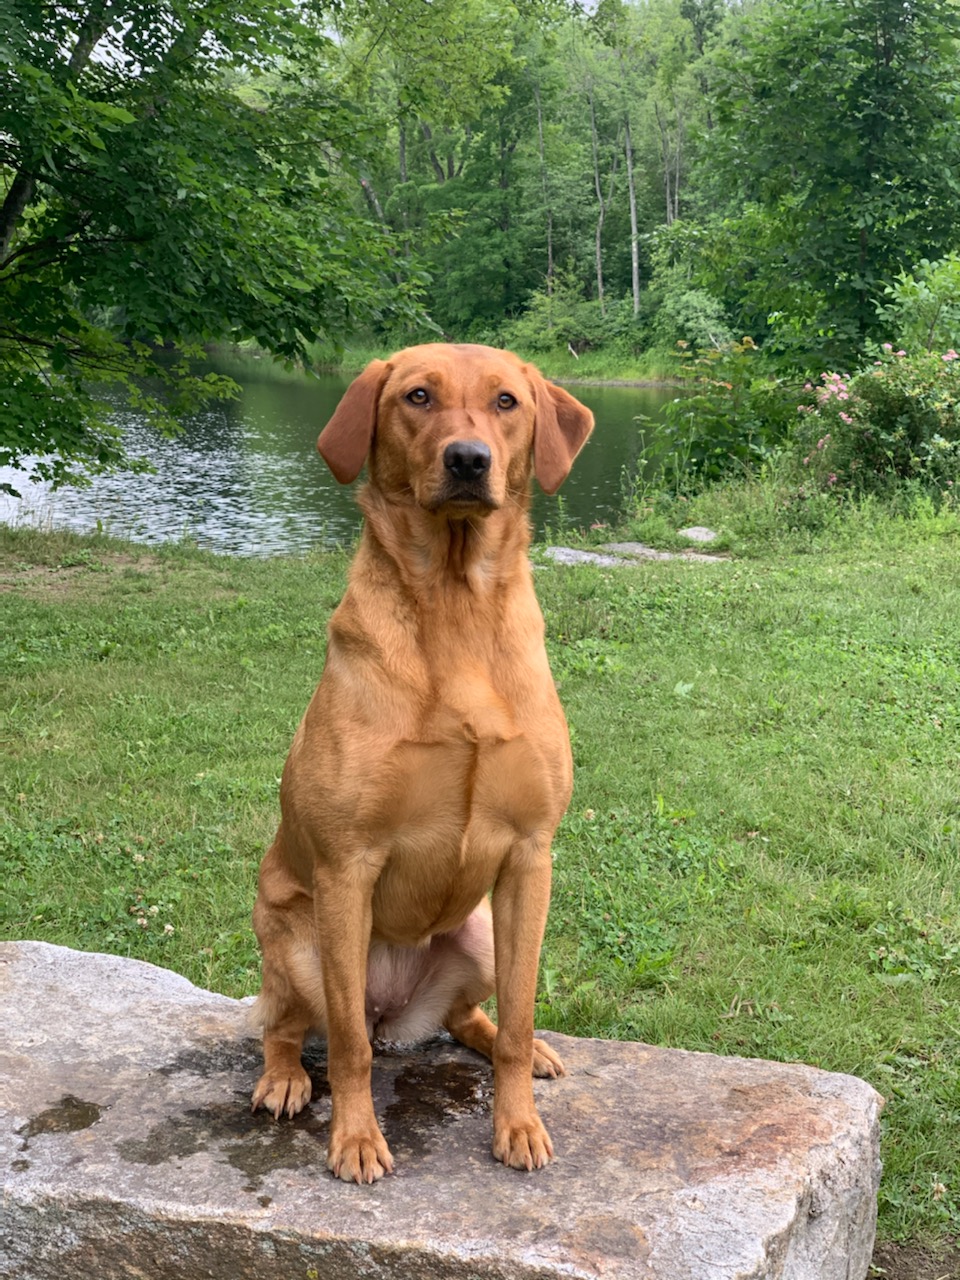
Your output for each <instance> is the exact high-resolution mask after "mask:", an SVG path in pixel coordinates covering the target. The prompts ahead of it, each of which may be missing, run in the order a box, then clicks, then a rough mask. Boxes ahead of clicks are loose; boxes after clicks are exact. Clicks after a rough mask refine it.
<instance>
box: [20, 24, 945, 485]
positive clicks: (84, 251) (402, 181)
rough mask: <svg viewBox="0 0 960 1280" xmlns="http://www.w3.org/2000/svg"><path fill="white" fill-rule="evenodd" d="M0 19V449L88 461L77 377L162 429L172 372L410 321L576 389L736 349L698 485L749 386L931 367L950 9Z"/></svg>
mask: <svg viewBox="0 0 960 1280" xmlns="http://www.w3.org/2000/svg"><path fill="white" fill-rule="evenodd" d="M0 18H2V20H0V31H3V32H4V33H5V34H4V35H3V36H2V37H0V40H2V41H3V46H2V57H0V184H2V186H0V191H2V192H3V193H4V201H3V206H2V211H0V375H2V385H3V394H2V397H0V461H3V460H4V459H7V460H9V459H10V458H14V459H16V458H18V457H19V458H21V459H22V457H23V456H24V455H25V454H27V453H34V454H37V453H46V452H52V453H53V454H54V460H53V461H52V462H50V463H47V464H46V466H47V468H48V469H50V468H52V471H51V474H53V475H55V476H57V475H59V474H61V472H62V469H63V467H64V465H65V464H66V463H68V462H69V461H70V459H71V458H72V457H76V458H78V459H81V460H84V459H85V460H86V461H87V462H91V461H92V462H94V463H97V464H108V463H110V462H111V461H112V460H114V459H115V458H116V457H117V456H118V449H119V442H118V441H117V439H116V438H115V435H113V434H112V433H111V429H110V418H109V404H106V405H103V404H98V400H102V399H103V396H102V392H99V391H98V390H97V384H98V383H103V382H104V380H105V378H107V379H109V378H115V377H117V376H120V377H122V378H125V379H126V380H127V383H128V388H132V389H133V390H134V392H135V394H137V395H139V396H141V397H145V396H146V397H150V396H151V388H153V389H154V391H155V387H156V384H155V383H153V382H149V383H146V384H145V383H144V382H143V381H142V375H144V374H148V373H149V374H151V375H152V376H153V377H162V378H163V379H164V380H165V381H166V382H167V383H168V384H170V383H172V384H173V387H174V389H175V393H174V394H172V395H171V392H170V388H169V386H168V388H167V390H166V391H165V392H164V394H163V395H162V396H157V395H156V394H152V399H151V400H150V403H151V405H152V407H153V408H154V410H155V411H157V412H160V410H161V401H162V407H163V412H164V413H167V412H170V411H172V412H173V413H176V412H177V411H178V410H179V409H181V408H183V407H184V406H187V405H189V404H191V403H194V402H195V401H196V399H197V397H198V396H203V395H207V394H217V393H223V392H224V391H225V390H227V389H228V388H225V387H224V386H223V385H222V384H221V383H218V382H217V381H216V380H209V381H206V380H203V379H202V378H198V377H197V376H196V375H195V373H193V372H191V368H190V367H188V366H187V365H186V364H185V363H184V361H183V360H182V359H180V360H177V359H175V358H172V357H171V355H170V352H171V350H172V349H176V350H177V351H179V352H180V353H181V354H182V353H184V352H185V353H187V354H189V355H191V356H193V357H195V356H196V354H197V353H198V351H199V349H200V347H201V346H202V345H203V344H205V343H209V342H211V341H213V340H218V339H227V340H237V339H241V338H244V337H247V338H251V339H253V340H255V341H256V343H257V344H258V345H259V346H261V347H262V348H265V349H267V350H270V351H272V352H274V353H277V354H279V355H281V356H283V357H285V358H287V359H293V360H298V359H302V358H303V357H304V353H305V351H306V350H307V349H308V347H309V344H310V342H311V341H312V340H315V339H321V340H324V342H325V343H326V346H327V349H328V350H331V351H332V352H334V353H335V352H336V350H337V348H338V345H339V344H340V343H341V342H342V341H344V340H345V339H348V338H351V337H353V338H357V337H360V338H363V339H365V340H367V341H368V342H369V343H371V344H372V345H374V346H380V347H383V346H389V345H391V344H393V343H400V342H403V341H407V340H410V339H411V338H424V337H430V336H436V335H437V334H438V333H439V334H443V335H445V336H448V337H452V338H457V339H464V338H466V339H474V340H481V341H491V342H495V343H505V344H511V345H514V346H517V347H519V348H521V349H522V350H524V351H527V352H529V353H530V354H531V355H535V356H538V357H540V358H541V359H544V360H546V361H547V363H548V364H550V366H551V368H552V370H553V372H554V373H557V372H564V371H567V372H570V373H575V372H578V371H580V370H582V369H583V368H585V367H587V366H588V365H590V363H591V361H595V360H596V359H597V356H598V353H603V354H605V355H606V357H608V365H607V368H608V369H609V370H610V371H614V370H616V371H617V372H629V371H630V369H631V367H634V368H635V367H636V364H635V362H636V360H637V359H638V357H640V356H641V355H642V354H643V353H645V352H648V351H650V350H651V349H656V350H660V351H662V352H664V353H670V354H668V355H665V356H664V357H663V358H662V359H661V360H660V361H659V367H660V368H663V367H664V365H665V364H666V365H667V366H668V367H669V364H670V362H671V361H675V360H676V354H675V353H676V351H677V346H676V344H677V343H678V342H681V343H686V344H687V346H686V348H685V350H686V351H688V352H690V353H693V352H696V351H700V352H704V351H711V352H713V353H714V357H713V358H714V359H716V358H717V353H722V358H723V359H724V360H727V361H733V362H734V363H736V361H737V358H738V355H737V350H736V347H735V345H734V344H737V345H739V346H740V347H741V349H742V344H743V340H744V338H746V337H749V338H750V340H751V342H752V343H753V344H755V346H754V347H752V348H750V350H751V352H752V353H755V352H756V351H757V350H759V352H760V356H759V358H753V355H751V357H750V360H749V367H750V369H751V371H752V372H751V380H750V383H749V385H744V386H742V387H740V388H739V391H738V396H739V399H738V406H739V407H737V406H734V408H733V409H732V410H731V408H730V407H729V406H728V407H727V408H725V409H722V410H718V412H721V413H725V414H726V415H727V417H728V419H729V418H731V415H732V421H733V427H732V433H733V435H735V436H736V439H735V440H734V441H733V442H732V448H731V449H727V448H726V445H725V443H724V441H723V440H719V441H718V440H716V439H714V440H713V441H712V443H711V442H710V441H707V452H708V453H710V457H711V460H710V462H709V465H705V466H703V467H701V470H702V471H703V472H704V473H709V472H711V471H713V470H716V469H718V468H722V465H723V459H724V458H729V457H736V458H739V459H740V460H741V461H742V460H743V459H744V458H745V457H749V456H751V455H752V453H753V452H754V445H755V444H758V443H759V444H761V445H762V446H763V447H766V445H765V443H764V442H766V443H769V441H770V439H771V437H776V438H782V435H783V422H784V421H785V418H784V414H783V413H782V412H781V407H779V402H777V404H778V407H777V408H776V410H775V412H774V411H773V410H771V409H770V405H769V404H766V405H765V404H764V403H761V402H757V401H756V400H755V399H754V398H753V392H755V391H758V390H759V387H760V384H761V383H763V381H764V380H765V379H767V378H768V377H769V375H770V373H771V370H772V371H773V372H774V373H775V374H776V375H777V376H778V377H783V376H784V375H786V374H788V373H789V374H791V375H792V376H793V378H794V381H795V386H794V387H793V389H791V390H785V395H786V397H787V399H790V398H793V410H795V405H796V391H797V389H798V388H799V387H800V386H802V384H803V381H804V379H805V378H807V377H810V376H813V377H814V378H816V377H817V376H819V373H820V372H821V371H822V370H824V369H831V368H846V369H853V368H856V367H859V366H860V365H861V364H863V363H864V361H865V360H866V359H867V358H868V355H869V350H870V344H871V343H872V344H874V345H875V346H876V347H877V348H879V346H880V344H882V343H883V342H884V341H889V342H891V343H892V344H894V347H895V348H897V349H899V348H900V347H905V348H906V349H907V350H908V351H909V353H910V354H911V355H913V354H915V353H916V352H918V351H919V350H921V349H924V350H932V351H939V352H943V351H946V350H948V349H949V348H951V347H952V346H956V345H958V344H960V270H958V266H957V257H956V252H957V251H958V249H960V246H958V244H957V241H956V233H955V231H954V228H955V227H956V226H958V225H960V109H958V103H960V59H958V38H960V6H958V5H957V4H956V3H955V2H954V0H923V2H922V3H921V2H920V0H737V2H736V3H733V2H730V3H724V2H723V0H598V3H596V4H593V5H590V6H580V5H567V4H565V3H563V0H435V2H434V3H432V4H430V5H424V4H422V3H421V0H369V2H368V3H363V4H361V3H359V0H311V2H310V3H308V4H304V5H297V6H290V7H288V6H286V5H284V4H282V3H279V0H242V3H240V4H229V5H228V4H227V3H226V0H87V3H86V5H85V6H84V7H79V8H77V7H72V6H65V5H44V6H38V5H35V4H31V3H28V2H27V0H0ZM161 348H162V349H163V351H164V355H163V359H159V360H158V359H157V356H156V353H157V351H158V349H161ZM314 350H315V349H314ZM585 356H587V357H589V358H588V359H584V357H585ZM581 361H583V363H582V364H581ZM688 362H689V360H688ZM592 367H593V368H594V369H596V367H597V366H596V364H594V365H593V366H592ZM648 367H649V362H648ZM725 381H729V379H723V378H718V377H717V376H711V377H708V378H707V380H706V382H705V384H704V388H705V394H707V395H708V397H713V398H714V399H716V398H717V397H718V396H719V390H722V384H723V383H724V382H725ZM718 388H719V390H718ZM763 394H764V395H765V394H766V392H764V393H763ZM720 398H721V399H722V397H720ZM762 400H763V395H761V401H762ZM718 403H719V401H718ZM793 410H791V411H793ZM741 411H742V413H743V414H744V415H745V416H743V417H738V416H737V415H739V414H741ZM771 412H772V414H773V416H772V417H771V416H770V415H771ZM761 420H762V421H761ZM757 422H759V423H760V429H755V424H756V423H757ZM704 431H706V434H707V435H710V433H711V431H712V428H711V429H710V430H709V431H708V430H707V428H706V427H705V428H704ZM728 434H729V433H728ZM711 450H712V452H711ZM691 456H693V455H692V454H691Z"/></svg>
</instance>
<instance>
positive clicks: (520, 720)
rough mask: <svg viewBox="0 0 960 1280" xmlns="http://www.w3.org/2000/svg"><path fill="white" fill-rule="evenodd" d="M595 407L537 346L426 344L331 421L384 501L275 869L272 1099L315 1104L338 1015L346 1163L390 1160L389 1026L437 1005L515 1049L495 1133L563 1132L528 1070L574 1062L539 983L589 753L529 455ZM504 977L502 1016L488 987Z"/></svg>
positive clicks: (334, 1063)
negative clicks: (560, 688) (539, 588)
mask: <svg viewBox="0 0 960 1280" xmlns="http://www.w3.org/2000/svg"><path fill="white" fill-rule="evenodd" d="M592 427H593V417H592V415H591V413H590V412H589V410H587V409H586V408H584V406H583V405H581V404H579V403H578V401H576V400H575V399H574V398H573V397H572V396H570V395H569V394H568V393H567V392H566V391H564V390H562V389H561V388H559V387H555V386H552V385H551V384H550V383H548V382H546V381H544V379H543V378H542V377H541V375H540V374H539V373H538V372H537V371H536V370H535V369H534V368H533V367H532V366H530V365H525V364H523V363H522V362H521V361H520V360H519V359H518V358H517V357H516V356H513V355H511V354H509V353H508V352H504V351H497V350H494V349H492V348H489V347H480V346H468V345H463V346H447V345H443V344H430V345H426V346H421V347H412V348H409V349H408V350H406V351H401V352H399V353H398V354H396V355H394V356H393V357H391V359H390V360H387V361H374V362H373V364H371V365H370V366H369V367H368V368H367V369H366V370H365V371H364V372H363V373H362V374H361V375H360V377H359V378H357V379H356V380H355V381H354V382H353V383H352V385H351V386H350V387H349V389H348V390H347V392H346V394H345V395H344V397H343V400H342V401H341V403H340V405H339V406H338V408H337V410H336V412H335V413H334V415H333V417H332V418H331V420H330V422H329V423H328V424H327V426H326V428H325V429H324V431H323V433H322V434H321V436H320V440H319V442H318V448H319V450H320V453H321V454H322V455H323V457H324V459H325V460H326V461H327V463H328V465H329V466H330V469H331V470H332V471H333V473H334V475H335V476H336V478H337V479H338V480H339V481H341V482H343V483H349V482H350V481H352V480H354V479H355V478H356V476H357V475H358V474H359V472H360V470H361V468H362V467H363V465H364V462H366V463H367V465H368V471H369V483H368V484H367V485H366V487H365V488H364V489H363V491H362V492H361V494H360V499H359V501H360V506H361V507H362V509H363V511H364V514H365V516H366V520H365V526H364V531H363V535H362V538H361V542H360V546H359V549H358V551H357V554H356V557H355V559H354V562H353V566H352V569H351V572H350V578H349V584H348V587H347V591H346V595H345V596H344V598H343V601H342V603H341V604H340V606H339V607H338V608H337V610H336V612H335V613H334V615H333V617H332V619H331V622H330V627H329V646H328V651H327V659H326V664H325V666H324V671H323V676H322V679H321V681H320V684H319V687H318V688H317V691H316V693H315V694H314V697H313V700H312V701H311V703H310V705H309V707H308V708H307V711H306V714H305V715H304V717H303V720H302V722H301V724H300V727H299V728H298V729H297V732H296V735H295V737H294V740H293V745H292V747H291V750H290V755H289V757H288V759H287V763H286V767H285V769H284V773H283V781H282V784H281V792H280V804H281V822H280V827H279V830H278V831H277V835H276V839H275V840H274V843H273V845H272V846H271V848H270V850H269V851H268V853H267V855H266V857H265V858H264V860H263V864H262V866H261V870H260V889H259V894H258V897H257V903H256V907H255V909H254V925H255V928H256V932H257V936H258V938H259V940H260V945H261V948H262V951H263V989H262V992H261V995H260V998H259V1001H258V1004H257V1007H256V1008H257V1017H258V1019H259V1021H260V1023H261V1024H262V1026H263V1029H264V1058H265V1064H264V1073H263V1076H262V1077H261V1079H260V1081H259V1083H258V1084H257V1086H256V1089H255V1091H254V1095H253V1105H254V1108H256V1107H258V1106H264V1107H266V1108H267V1109H269V1110H270V1111H272V1112H273V1113H274V1115H275V1116H277V1117H279V1116H280V1115H281V1114H282V1113H284V1112H285V1113H286V1114H288V1115H294V1114H295V1113H296V1112H297V1111H299V1110H300V1109H301V1108H302V1107H303V1106H305V1105H306V1103H307V1102H308V1101H309V1098H310V1080H309V1077H308V1076H307V1074H306V1072H305V1071H304V1069H303V1066H302V1063H301V1060H300V1053H301V1047H302V1043H303V1038H304V1035H305V1034H306V1033H307V1031H308V1030H310V1029H314V1030H317V1031H319V1032H321V1033H322V1034H325V1035H326V1037H327V1042H328V1052H329V1057H328V1063H329V1067H328V1069H329V1078H330V1087H331V1094H332V1116H331V1130H330V1144H329V1151H328V1161H327V1163H328V1167H329V1168H330V1169H331V1170H332V1172H333V1173H334V1174H335V1175H337V1176H339V1177H340V1178H343V1179H345V1180H347V1181H356V1182H372V1181H374V1180H375V1179H377V1178H379V1177H381V1176H382V1175H383V1174H384V1173H385V1172H390V1171H391V1169H392V1167H393V1160H392V1157H391V1155H390V1152H389V1150H388V1148H387V1145H386V1143H385V1141H384V1139H383V1136H382V1134H381V1132H380V1129H379V1127H378V1125H377V1121H376V1118H375V1116H374V1111H373V1103H372V1100H371V1095H370V1066H371V1054H372V1050H371V1040H378V1039H379V1040H394V1041H412V1040H416V1039H420V1038H423V1037H424V1036H426V1035H429V1034H430V1033H431V1032H432V1031H434V1030H436V1029H438V1028H439V1027H440V1026H444V1027H446V1028H447V1030H448V1031H450V1033H451V1034H452V1035H454V1036H455V1037H456V1038H457V1039H458V1040H460V1041H462V1042H463V1043H464V1044H466V1045H469V1046H470V1047H471V1048H474V1049H477V1050H479V1051H480V1052H481V1053H484V1054H486V1055H487V1056H488V1057H490V1058H492V1060H493V1064H494V1082H495V1089H494V1107H493V1129H494V1138H493V1152H494V1155H495V1156H496V1157H497V1158H498V1159H500V1160H502V1161H503V1162H504V1163H505V1164H507V1165H510V1166H512V1167H514V1168H520V1169H531V1168H539V1167H540V1166H542V1165H544V1164H546V1163H547V1162H548V1160H549V1159H550V1158H551V1156H552V1155H553V1148H552V1145H551V1142H550V1138H549V1136H548V1135H547V1132H546V1130H545V1129H544V1127H543V1124H542V1123H541V1121H540V1118H539V1116H538V1114H537V1111H536V1108H535V1106H534V1101H533V1088H532V1081H531V1076H532V1075H546V1076H557V1075H561V1074H562V1073H563V1066H562V1064H561V1062H560V1059H559V1058H558V1057H557V1055H556V1053H555V1052H554V1051H553V1050H552V1049H551V1048H550V1047H549V1046H548V1045H546V1044H544V1043H543V1042H541V1041H536V1040H534V1036H533V1007H534V998H535V989H536V977H537V964H538V958H539V952H540V944H541V941H542V936H543V928H544V923H545V920H546V915H547V906H548V900H549V895H550V842H551V839H552V837H553V833H554V830H555V829H556V826H557V824H558V822H559V821H560V818H561V817H562V815H563V812H564V810H565V808H566V806H567V803H568V801H569V797H570V788H571V773H572V766H571V758H570V747H569V740H568V735H567V727H566V722H565V720H564V717H563V712H562V710H561V708H560V703H559V700H558V698H557V695H556V690H555V688H554V684H553V680H552V678H551V675H550V670H549V667H548V665H547V657H546V652H545V649H544V643H543V618H542V616H541V613H540V609H539V606H538V604H537V601H536V598H535V596H534V591H533V581H532V575H531V571H530V565H529V562H528V554H527V549H528V544H529V527H528V518H527V508H528V506H529V482H530V476H531V471H533V472H534V473H535V474H536V476H537V479H538V480H539V482H540V484H541V485H542V486H543V488H545V489H546V490H547V491H548V492H550V493H552V492H554V491H555V490H556V489H557V488H558V487H559V485H560V484H561V483H562V482H563V480H564V478H565V477H566V475H567V473H568V472H569V469H570V466H571V465H572V463H573V459H574V458H575V456H576V454H577V452H578V451H579V449H580V447H581V446H582V445H583V443H584V442H585V441H586V439H587V437H588V435H589V434H590V431H591V430H592ZM491 890H492V899H491V900H488V897H487V895H488V893H489V892H490V891H491ZM491 903H492V905H491ZM494 939H495V940H496V961H495V962H494ZM494 989H495V990H496V993H497V1007H498V1011H499V1022H500V1026H499V1030H498V1029H497V1027H495V1026H494V1025H493V1023H492V1022H491V1021H490V1019H489V1018H488V1017H487V1015H486V1014H485V1013H484V1012H483V1010H482V1009H480V1007H479V1005H480V1003H481V1002H482V1001H483V1000H486V999H487V998H488V997H489V996H490V995H491V994H492V993H493V991H494Z"/></svg>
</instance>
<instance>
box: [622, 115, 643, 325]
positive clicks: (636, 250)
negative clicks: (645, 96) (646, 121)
mask: <svg viewBox="0 0 960 1280" xmlns="http://www.w3.org/2000/svg"><path fill="white" fill-rule="evenodd" d="M623 136H624V154H625V156H626V161H627V189H628V191H629V193H630V284H631V287H632V289H633V314H634V315H635V316H638V315H639V314H640V246H639V238H640V233H639V230H638V228H637V188H636V184H635V182H634V179H633V138H632V136H631V133H630V115H629V113H628V112H627V113H625V114H624V117H623Z"/></svg>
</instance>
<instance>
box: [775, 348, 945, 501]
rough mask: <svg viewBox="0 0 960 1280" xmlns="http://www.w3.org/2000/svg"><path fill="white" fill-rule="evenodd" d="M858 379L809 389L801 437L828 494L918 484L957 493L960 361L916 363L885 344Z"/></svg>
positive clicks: (801, 409) (814, 476) (927, 355)
mask: <svg viewBox="0 0 960 1280" xmlns="http://www.w3.org/2000/svg"><path fill="white" fill-rule="evenodd" d="M877 354H878V356H879V358H878V359H877V360H875V361H874V362H873V364H871V365H869V366H868V367H867V368H865V369H863V370H861V371H860V372H858V373H857V374H856V375H855V376H854V377H852V378H847V377H844V376H843V375H842V374H839V373H824V374H821V376H820V381H819V385H814V384H813V383H812V382H808V383H807V384H806V386H805V387H804V392H805V395H804V399H803V401H802V402H801V403H800V404H799V405H798V407H797V408H798V424H797V427H796V429H795V436H796V439H797V441H798V442H799V444H800V446H801V449H802V456H801V462H802V466H803V467H804V469H805V471H806V473H807V474H809V476H810V478H811V482H813V483H816V485H817V486H818V487H819V488H820V489H831V488H835V487H840V488H853V489H855V490H859V491H863V490H877V489H881V488H884V487H887V486H888V485H889V484H890V482H891V481H894V480H897V479H914V480H918V481H920V482H921V483H923V484H924V485H927V486H930V487H933V488H936V489H938V490H940V491H941V492H949V491H951V490H953V489H955V488H956V487H958V486H960V355H958V353H957V352H956V351H955V350H954V349H953V348H952V347H951V348H950V349H949V350H947V351H945V352H942V353H941V352H923V353H922V354H920V355H908V354H907V353H906V352H905V351H904V350H903V349H901V348H898V349H896V350H895V349H894V347H893V346H892V344H890V343H884V345H883V346H882V347H881V348H880V350H879V351H878V353H877Z"/></svg>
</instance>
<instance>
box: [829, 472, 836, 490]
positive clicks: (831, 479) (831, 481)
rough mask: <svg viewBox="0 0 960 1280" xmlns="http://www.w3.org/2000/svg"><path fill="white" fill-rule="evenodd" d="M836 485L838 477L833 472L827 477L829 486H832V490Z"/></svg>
mask: <svg viewBox="0 0 960 1280" xmlns="http://www.w3.org/2000/svg"><path fill="white" fill-rule="evenodd" d="M836 483H837V477H836V475H835V474H834V473H833V472H832V471H831V472H830V474H829V475H828V476H827V484H828V485H830V486H831V488H832V487H833V485H835V484H836Z"/></svg>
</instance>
